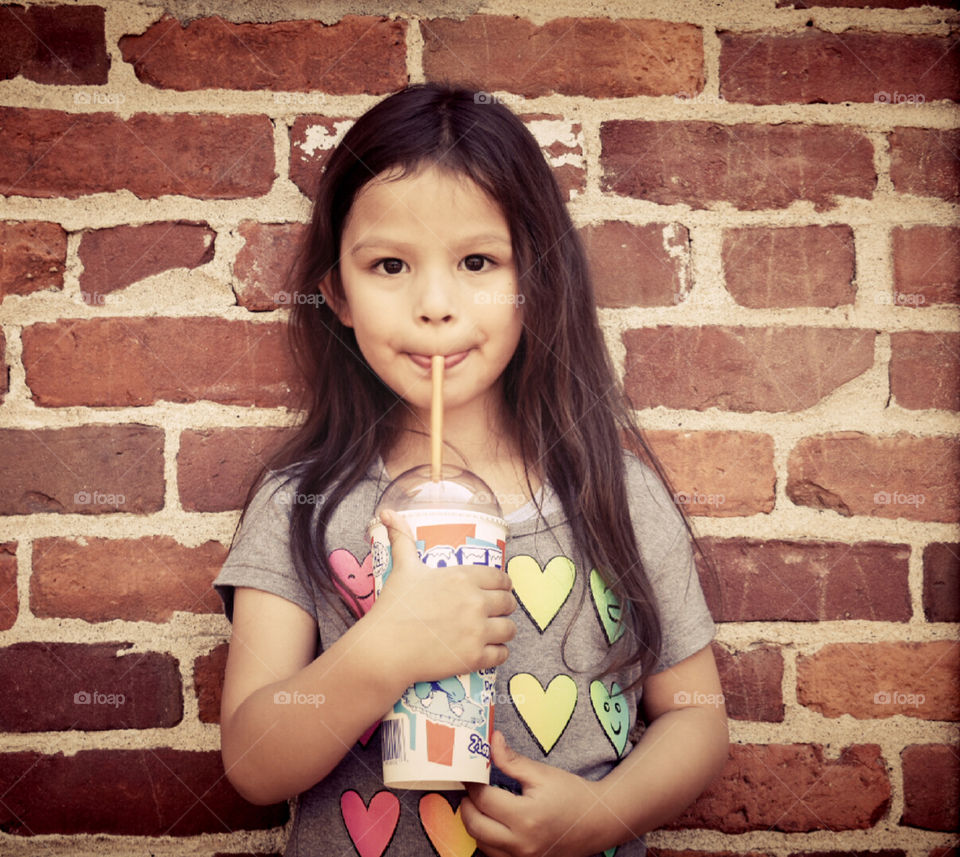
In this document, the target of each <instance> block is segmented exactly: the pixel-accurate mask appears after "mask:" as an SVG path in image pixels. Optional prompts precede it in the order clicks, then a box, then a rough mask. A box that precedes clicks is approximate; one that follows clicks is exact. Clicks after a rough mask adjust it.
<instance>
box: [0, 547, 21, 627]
mask: <svg viewBox="0 0 960 857" xmlns="http://www.w3.org/2000/svg"><path fill="white" fill-rule="evenodd" d="M19 607H20V605H19V598H18V596H17V543H16V542H0V631H6V630H7V629H8V628H12V627H13V624H14V623H15V622H16V621H17V611H18V610H19Z"/></svg>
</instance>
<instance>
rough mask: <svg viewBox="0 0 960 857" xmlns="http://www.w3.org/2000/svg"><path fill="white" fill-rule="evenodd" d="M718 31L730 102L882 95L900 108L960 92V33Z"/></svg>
mask: <svg viewBox="0 0 960 857" xmlns="http://www.w3.org/2000/svg"><path fill="white" fill-rule="evenodd" d="M718 35H719V37H720V94H721V95H722V96H723V98H725V99H726V100H727V101H744V102H748V103H750V104H787V103H790V102H800V103H802V104H818V103H827V104H838V103H842V102H844V101H867V102H873V101H874V100H879V101H880V102H881V103H886V104H888V105H890V107H891V109H898V108H900V107H902V106H903V104H911V105H912V104H914V103H916V102H919V103H921V104H922V103H923V102H924V101H935V100H937V99H944V98H952V99H956V98H957V97H958V96H960V85H958V81H960V79H958V77H957V75H956V62H957V56H958V51H957V44H958V43H957V40H956V37H951V36H932V35H906V34H904V33H874V32H862V31H856V30H845V31H844V32H841V33H830V32H824V31H823V30H816V29H813V28H810V27H808V28H806V30H805V31H804V32H800V33H792V34H789V35H774V34H772V33H768V32H762V31H759V32H758V31H753V32H746V33H743V32H740V33H733V32H723V31H721V32H720V33H719V34H718ZM785 69H788V70H789V71H788V72H785V71H784V70H785ZM903 89H908V90H909V92H902V91H901V90H903ZM899 96H902V98H900V99H899V100H898V97H899ZM908 98H909V99H911V100H909V101H908V100H907V99H908Z"/></svg>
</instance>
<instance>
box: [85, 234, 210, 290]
mask: <svg viewBox="0 0 960 857" xmlns="http://www.w3.org/2000/svg"><path fill="white" fill-rule="evenodd" d="M216 236H217V233H216V232H214V231H213V230H212V229H211V228H210V227H209V226H208V225H207V224H206V223H188V222H186V221H182V220H178V221H172V222H160V223H146V224H144V225H143V226H113V227H111V228H109V229H91V230H87V231H84V232H83V233H82V235H81V238H80V248H79V250H78V251H77V252H78V254H79V256H80V261H81V262H83V273H81V274H80V289H81V291H83V292H86V293H88V294H94V295H101V294H109V293H110V292H114V291H116V290H117V289H122V288H123V287H124V286H129V285H130V284H131V283H135V282H137V280H143V279H145V278H146V277H151V276H153V275H154V274H159V273H160V272H161V271H169V270H170V269H171V268H196V267H199V266H200V265H203V264H205V263H207V262H209V261H210V260H211V259H212V258H213V251H214V240H215V239H216Z"/></svg>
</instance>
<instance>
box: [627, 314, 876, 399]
mask: <svg viewBox="0 0 960 857" xmlns="http://www.w3.org/2000/svg"><path fill="white" fill-rule="evenodd" d="M875 338H876V334H875V333H874V331H867V330H848V329H844V328H827V327H720V326H703V327H678V326H667V325H663V326H658V327H647V328H640V329H638V330H628V331H626V332H625V333H624V334H623V341H624V344H625V345H626V347H627V359H626V372H625V376H624V385H625V387H626V389H627V393H628V395H629V396H630V400H631V402H633V405H634V407H636V408H642V407H656V406H657V405H664V406H666V407H668V408H693V409H695V410H701V411H702V410H705V409H707V408H714V407H716V408H722V409H724V410H729V411H747V412H749V411H801V410H804V409H806V408H809V407H812V406H813V405H815V404H816V403H817V402H819V401H820V400H821V399H823V398H824V397H825V396H828V395H829V394H830V393H832V392H833V391H834V390H836V389H837V388H838V387H841V386H843V385H844V384H846V383H847V382H848V381H850V380H852V379H853V378H856V377H857V376H859V375H862V374H863V373H864V372H866V371H867V369H869V368H870V367H871V366H872V365H873V349H874V339H875Z"/></svg>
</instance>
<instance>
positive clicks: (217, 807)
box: [0, 747, 289, 837]
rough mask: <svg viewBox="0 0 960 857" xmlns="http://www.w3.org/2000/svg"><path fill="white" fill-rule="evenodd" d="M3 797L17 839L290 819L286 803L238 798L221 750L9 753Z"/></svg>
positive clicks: (4, 825)
mask: <svg viewBox="0 0 960 857" xmlns="http://www.w3.org/2000/svg"><path fill="white" fill-rule="evenodd" d="M0 794H3V795H4V799H3V801H2V802H0V829H3V831H4V832H5V833H7V834H12V835H14V836H20V837H23V836H37V835H40V834H46V833H60V834H78V833H91V834H96V833H107V834H114V835H121V836H123V835H125V836H154V837H158V836H197V835H199V834H201V833H218V834H224V833H232V832H234V831H236V830H263V829H268V828H272V827H280V826H282V825H283V824H285V823H286V821H287V819H288V818H289V807H288V805H287V803H286V802H284V803H280V804H274V805H273V806H255V805H254V804H251V803H248V802H247V801H245V800H244V799H243V798H241V797H240V795H238V794H237V792H236V791H235V790H234V789H233V787H232V786H231V785H230V782H229V780H228V779H227V778H226V776H225V775H224V770H223V762H222V760H221V757H220V751H219V750H204V751H195V750H173V749H170V748H168V747H157V748H153V749H142V750H80V751H79V752H78V753H76V754H74V755H72V756H65V755H64V754H62V753H56V754H53V755H46V754H44V753H41V752H39V751H36V750H25V751H22V752H19V753H4V754H3V755H0ZM52 796H56V798H55V799H53V798H52Z"/></svg>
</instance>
